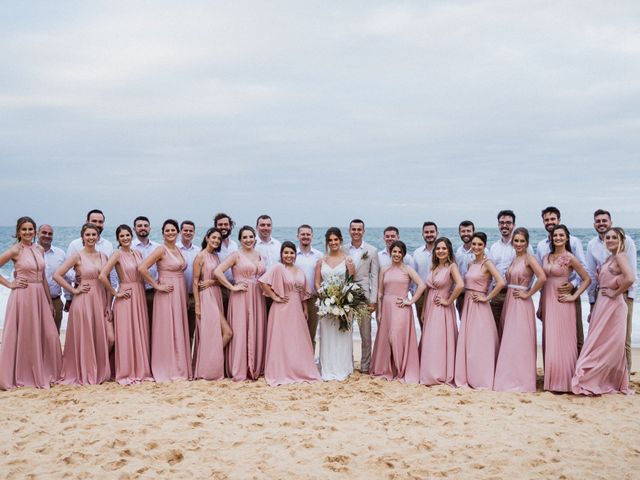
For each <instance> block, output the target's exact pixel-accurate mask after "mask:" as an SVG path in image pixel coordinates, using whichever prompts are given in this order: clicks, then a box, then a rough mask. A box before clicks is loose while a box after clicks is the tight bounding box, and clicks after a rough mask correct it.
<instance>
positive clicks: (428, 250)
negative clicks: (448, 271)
mask: <svg viewBox="0 0 640 480" xmlns="http://www.w3.org/2000/svg"><path fill="white" fill-rule="evenodd" d="M422 238H423V239H424V246H422V247H418V248H416V249H415V251H414V252H413V265H414V269H415V271H416V272H418V275H420V278H421V279H422V280H423V281H426V280H427V277H428V276H429V272H431V265H432V262H433V260H432V256H433V247H435V245H436V240H437V239H438V226H437V225H436V224H435V222H431V221H426V222H424V223H423V224H422ZM424 298H425V295H423V296H421V297H420V298H419V299H418V301H417V302H416V313H417V315H418V321H419V322H420V325H422V309H423V306H424Z"/></svg>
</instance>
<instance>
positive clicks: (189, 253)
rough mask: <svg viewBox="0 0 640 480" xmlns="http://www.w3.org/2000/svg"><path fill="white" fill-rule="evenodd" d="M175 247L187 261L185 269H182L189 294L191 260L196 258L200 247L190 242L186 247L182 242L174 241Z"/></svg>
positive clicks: (191, 287) (191, 291)
mask: <svg viewBox="0 0 640 480" xmlns="http://www.w3.org/2000/svg"><path fill="white" fill-rule="evenodd" d="M176 247H178V249H179V250H180V253H182V256H183V257H184V259H185V261H186V262H187V269H186V270H185V271H184V281H185V282H186V284H187V293H188V294H191V293H193V261H194V260H195V259H196V256H197V255H198V253H200V247H196V246H195V245H194V244H193V243H192V244H191V246H190V247H189V248H187V247H185V246H184V245H183V244H182V242H176Z"/></svg>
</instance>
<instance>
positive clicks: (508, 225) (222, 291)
mask: <svg viewBox="0 0 640 480" xmlns="http://www.w3.org/2000/svg"><path fill="white" fill-rule="evenodd" d="M497 219H498V228H499V231H500V235H501V238H500V239H499V240H498V241H497V242H495V243H494V244H493V245H491V246H490V247H489V246H488V245H487V236H486V235H485V234H484V233H483V232H476V231H475V227H474V224H473V223H472V222H471V221H463V222H461V223H460V225H459V227H458V232H459V235H460V239H461V241H462V245H461V246H460V247H459V248H458V249H457V251H456V252H454V249H453V246H452V243H451V240H450V239H448V238H446V237H441V236H439V235H438V227H437V225H436V224H435V223H434V222H425V223H424V225H423V228H422V236H423V239H424V242H425V243H424V245H423V246H421V247H419V248H418V249H416V250H415V251H414V252H413V254H412V255H411V254H409V253H408V252H407V248H406V245H405V244H404V243H403V242H402V241H401V240H400V233H399V230H398V229H397V228H396V227H392V226H390V227H388V228H386V229H385V230H384V242H385V248H384V249H383V250H381V251H378V250H377V249H375V248H374V247H373V246H371V245H369V244H368V243H366V242H365V241H364V236H365V224H364V222H363V221H362V220H360V219H354V220H352V221H351V222H350V224H349V231H348V233H349V236H350V242H349V244H348V245H347V244H344V240H343V236H342V232H341V231H340V229H338V228H336V227H331V228H329V229H328V230H327V231H326V233H325V247H326V251H325V253H322V252H320V251H318V250H316V249H314V248H313V247H312V241H313V228H312V227H311V226H310V225H306V224H304V225H300V226H299V227H298V230H297V240H298V242H297V244H295V243H293V242H291V241H284V242H282V243H281V242H279V241H278V240H276V239H275V238H273V237H272V235H271V233H272V219H271V218H270V217H269V216H268V215H261V216H260V217H258V219H257V221H256V226H255V228H253V227H251V226H247V225H245V226H243V227H241V228H240V229H239V231H238V235H237V238H238V242H235V241H234V240H233V239H232V238H231V234H232V231H233V229H234V227H235V223H234V222H233V220H232V218H231V217H230V216H229V215H228V214H225V213H219V214H217V215H216V216H215V218H214V224H213V226H212V227H211V228H209V229H208V230H207V232H206V233H205V235H204V238H203V240H202V243H201V246H200V248H198V247H197V246H196V245H194V244H193V239H194V236H195V224H194V223H193V222H191V221H188V220H186V221H183V222H182V223H181V224H178V222H176V221H175V220H171V219H169V220H166V221H165V222H164V223H163V225H162V237H163V242H162V244H157V243H155V242H153V241H151V240H150V238H149V234H150V231H151V225H150V222H149V219H148V218H147V217H144V216H139V217H137V218H135V220H134V222H133V229H132V228H131V227H129V226H128V225H120V226H119V227H118V228H117V229H116V240H117V242H118V248H117V249H114V248H113V246H112V245H111V243H110V242H109V241H108V240H106V239H104V238H102V231H103V228H104V222H105V216H104V214H103V213H102V212H101V211H100V210H91V211H90V212H89V213H88V214H87V221H86V223H85V224H84V225H83V226H82V229H81V232H80V238H78V239H76V240H74V241H73V242H72V243H71V244H70V245H69V248H68V250H67V252H66V254H65V253H64V252H63V251H62V250H60V249H58V248H56V247H54V246H53V245H52V240H53V229H52V227H51V226H50V225H41V226H40V227H39V228H37V227H36V224H35V221H34V220H32V219H31V218H29V217H21V218H20V219H18V221H17V226H16V243H15V244H14V245H13V246H11V248H9V249H8V250H7V251H5V252H3V253H2V254H1V255H0V267H1V266H3V265H4V264H6V263H7V262H8V261H9V260H12V261H13V267H14V273H13V276H12V278H5V277H2V276H0V284H2V285H3V286H5V287H7V288H10V289H12V292H11V295H10V297H9V302H8V305H7V312H6V315H5V323H4V333H3V339H2V345H1V347H0V388H2V389H11V388H14V387H19V386H34V387H40V388H48V387H49V386H50V385H51V384H53V383H62V384H99V383H102V382H104V381H108V380H110V379H114V380H115V381H117V382H118V383H121V384H125V385H126V384H133V383H139V382H143V381H151V380H155V381H157V382H170V381H174V380H190V379H206V380H218V379H222V378H225V377H227V378H231V379H233V380H236V381H243V380H256V379H258V378H259V377H261V376H264V378H265V380H266V382H267V383H268V384H269V385H281V384H287V383H292V382H300V381H307V382H312V381H317V380H321V379H322V380H342V379H345V378H347V377H348V376H349V375H350V374H351V373H352V372H353V337H352V329H348V330H344V329H340V328H339V322H338V321H337V319H336V318H335V317H333V316H331V315H326V316H323V317H321V318H318V310H317V306H316V299H317V294H316V292H317V290H318V289H319V288H320V287H321V286H322V285H323V283H324V282H329V281H331V280H332V279H335V278H340V279H349V280H351V281H353V282H355V283H356V284H357V285H358V286H359V288H360V289H362V291H363V292H364V295H365V297H366V299H367V303H368V312H369V314H370V315H360V316H359V317H358V318H357V322H358V328H359V331H360V337H361V359H360V370H361V372H362V373H365V374H371V375H372V376H375V377H382V378H386V379H389V380H399V381H402V382H406V383H420V384H424V385H435V384H448V385H451V386H457V387H471V388H478V389H494V390H501V391H518V392H535V391H536V355H537V347H536V316H537V317H538V318H539V319H540V320H541V321H542V329H543V345H542V346H543V358H544V389H545V390H549V391H554V392H573V393H576V394H587V395H591V394H604V393H613V392H622V393H631V390H630V389H629V371H630V367H631V363H630V362H631V350H630V338H631V317H632V307H633V298H634V288H635V285H634V282H635V279H636V249H635V245H634V243H633V241H632V240H631V239H630V238H629V237H627V236H626V235H625V233H624V231H623V230H622V229H621V228H618V227H613V226H612V223H611V215H610V213H609V212H607V211H605V210H597V211H596V212H595V214H594V228H595V230H596V233H597V235H596V236H595V237H594V238H593V240H591V241H590V242H589V244H588V246H587V251H586V255H585V253H584V250H583V247H582V244H581V242H580V240H579V239H577V238H576V237H574V236H571V234H570V232H569V229H568V228H567V227H566V226H565V225H563V224H562V223H561V222H560V211H559V210H558V209H557V208H555V207H547V208H546V209H544V210H543V211H542V220H543V223H544V226H545V229H546V230H547V232H548V238H546V239H544V240H543V241H541V242H540V243H539V244H538V245H537V249H536V252H535V254H534V252H533V249H532V248H531V246H530V245H529V233H528V231H527V229H526V228H522V227H520V228H516V227H515V220H516V216H515V214H514V212H513V211H511V210H503V211H500V212H499V213H498V216H497ZM36 237H37V242H35V241H34V240H35V239H36ZM538 291H541V296H540V298H541V300H540V304H539V305H538V308H537V310H536V308H535V306H534V303H533V300H532V296H533V295H534V294H535V293H536V292H538ZM585 291H586V292H587V293H588V295H589V302H590V304H591V306H592V308H591V311H590V313H589V321H590V323H589V332H588V335H587V338H586V341H584V342H583V332H582V313H581V309H580V295H581V294H583V293H584V292H585ZM62 297H64V298H65V300H66V302H65V303H64V304H63V301H62ZM414 305H415V307H414ZM63 309H66V310H68V312H69V318H68V325H67V330H66V338H65V342H64V352H63V351H62V349H61V345H60V340H59V330H60V323H61V319H62V311H63ZM414 309H415V310H414ZM414 312H415V313H414ZM415 314H417V318H418V320H419V322H420V325H421V335H420V338H418V335H417V333H416V329H415V326H414V324H415V322H414V315H415ZM458 317H459V326H458ZM372 321H375V322H377V327H378V328H377V334H376V336H375V343H374V344H372V333H371V325H372ZM316 334H317V335H316ZM316 336H317V337H318V339H319V345H318V351H319V361H318V362H317V363H316V359H315V350H316V345H315V342H316Z"/></svg>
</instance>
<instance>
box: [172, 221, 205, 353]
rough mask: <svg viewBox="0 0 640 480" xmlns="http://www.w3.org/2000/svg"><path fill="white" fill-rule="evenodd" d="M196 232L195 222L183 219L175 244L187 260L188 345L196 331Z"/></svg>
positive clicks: (185, 277) (185, 272) (185, 274)
mask: <svg viewBox="0 0 640 480" xmlns="http://www.w3.org/2000/svg"><path fill="white" fill-rule="evenodd" d="M195 234H196V224H195V223H193V222H192V221H191V220H184V221H183V222H182V223H181V224H180V241H179V242H176V246H177V247H178V249H179V250H180V253H182V256H183V257H184V259H185V260H186V262H187V269H186V270H185V271H184V281H185V283H186V286H187V293H188V302H187V318H188V319H189V345H191V344H192V343H193V335H194V333H195V331H196V301H195V299H194V298H193V261H194V260H195V259H196V256H197V255H198V253H200V248H199V247H197V246H195V245H194V244H193V243H192V242H193V237H194V236H195Z"/></svg>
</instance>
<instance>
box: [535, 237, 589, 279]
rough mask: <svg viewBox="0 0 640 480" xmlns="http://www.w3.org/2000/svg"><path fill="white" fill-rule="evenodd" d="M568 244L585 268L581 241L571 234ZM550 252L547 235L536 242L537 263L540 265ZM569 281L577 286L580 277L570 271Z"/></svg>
mask: <svg viewBox="0 0 640 480" xmlns="http://www.w3.org/2000/svg"><path fill="white" fill-rule="evenodd" d="M569 245H570V246H571V253H573V254H574V255H575V256H576V258H577V259H578V261H579V262H580V263H581V264H582V266H583V267H584V268H585V270H586V269H587V263H586V261H585V258H584V249H583V248H582V242H581V241H580V239H579V238H577V237H574V236H573V235H570V236H569ZM549 253H551V242H550V241H549V237H547V238H545V239H544V240H540V241H539V242H538V247H537V248H536V258H537V259H538V263H539V264H540V266H542V263H543V260H544V257H546V256H547V255H549ZM569 281H570V282H571V285H573V286H574V287H576V288H577V287H578V285H580V284H581V283H582V278H580V275H578V273H577V272H576V271H575V270H574V271H573V272H571V276H570V277H569Z"/></svg>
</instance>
